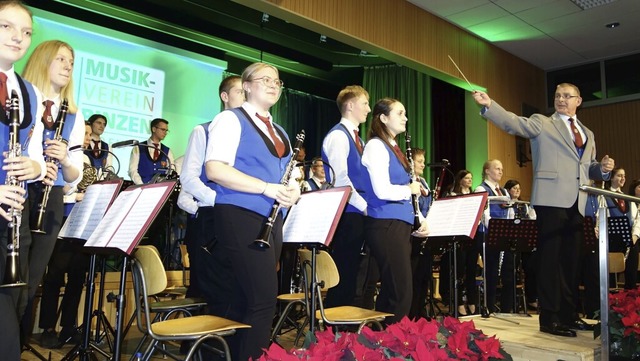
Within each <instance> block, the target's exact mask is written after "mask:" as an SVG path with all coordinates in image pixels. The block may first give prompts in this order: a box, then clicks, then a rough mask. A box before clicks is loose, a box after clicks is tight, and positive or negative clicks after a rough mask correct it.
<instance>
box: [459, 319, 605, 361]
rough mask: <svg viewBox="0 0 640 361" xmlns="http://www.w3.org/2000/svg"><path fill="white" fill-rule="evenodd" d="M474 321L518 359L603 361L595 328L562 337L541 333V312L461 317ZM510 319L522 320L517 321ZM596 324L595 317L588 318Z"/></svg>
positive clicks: (520, 360) (477, 326)
mask: <svg viewBox="0 0 640 361" xmlns="http://www.w3.org/2000/svg"><path fill="white" fill-rule="evenodd" d="M460 320H461V321H469V320H472V321H473V322H474V324H475V326H476V328H477V329H480V330H482V332H484V333H485V334H486V335H489V336H493V335H496V337H497V338H498V339H499V340H500V343H501V344H502V347H503V348H504V349H505V351H506V352H508V353H509V354H510V355H511V356H512V357H513V359H514V360H515V361H523V360H536V361H537V360H544V361H546V360H563V361H574V360H575V361H594V360H596V361H599V360H600V359H601V357H600V348H601V347H600V346H601V345H600V338H597V339H595V340H594V339H593V331H579V332H577V337H561V336H554V335H550V334H548V333H543V332H540V326H539V323H538V315H531V317H527V316H525V315H524V314H500V315H496V316H495V317H494V316H493V315H492V316H491V317H489V318H482V317H480V316H466V317H461V318H460ZM509 321H515V322H519V323H520V324H515V323H512V322H509ZM586 321H587V322H589V323H594V321H592V320H586Z"/></svg>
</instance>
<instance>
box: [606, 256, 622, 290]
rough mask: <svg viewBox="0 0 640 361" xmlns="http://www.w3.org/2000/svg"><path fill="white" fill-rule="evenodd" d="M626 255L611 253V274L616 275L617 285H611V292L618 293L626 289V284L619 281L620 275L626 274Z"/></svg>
mask: <svg viewBox="0 0 640 361" xmlns="http://www.w3.org/2000/svg"><path fill="white" fill-rule="evenodd" d="M624 267H625V263H624V253H622V252H609V273H610V274H613V275H614V280H615V284H614V285H609V291H617V290H620V289H622V288H623V287H624V282H619V281H618V274H619V273H624Z"/></svg>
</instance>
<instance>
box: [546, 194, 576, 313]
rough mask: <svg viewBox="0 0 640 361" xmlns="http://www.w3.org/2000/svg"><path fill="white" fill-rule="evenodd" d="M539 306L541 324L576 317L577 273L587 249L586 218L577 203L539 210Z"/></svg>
mask: <svg viewBox="0 0 640 361" xmlns="http://www.w3.org/2000/svg"><path fill="white" fill-rule="evenodd" d="M536 213H537V214H538V218H537V222H536V224H537V226H538V250H537V252H538V256H539V260H540V264H539V266H540V267H539V269H538V304H539V307H540V324H541V325H542V324H544V325H548V324H550V323H551V322H561V323H568V322H570V321H572V320H573V319H575V318H576V317H577V313H576V304H575V300H576V298H577V297H576V295H575V292H576V290H577V289H578V270H579V269H580V267H581V263H580V257H578V256H577V255H580V254H582V248H583V245H584V217H583V216H582V215H581V214H580V212H579V211H578V202H577V200H576V203H574V205H573V206H571V207H569V208H559V207H546V206H537V207H536Z"/></svg>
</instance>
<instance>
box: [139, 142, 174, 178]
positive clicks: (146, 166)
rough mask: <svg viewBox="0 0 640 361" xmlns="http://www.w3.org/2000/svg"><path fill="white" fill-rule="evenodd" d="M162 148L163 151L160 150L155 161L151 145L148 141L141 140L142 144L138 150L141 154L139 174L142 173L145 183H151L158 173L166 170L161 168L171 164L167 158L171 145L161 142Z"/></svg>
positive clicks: (141, 176)
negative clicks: (150, 148) (152, 157)
mask: <svg viewBox="0 0 640 361" xmlns="http://www.w3.org/2000/svg"><path fill="white" fill-rule="evenodd" d="M160 149H162V152H160V156H159V157H158V160H157V161H155V162H154V161H153V159H151V155H150V154H149V145H148V144H147V142H146V141H145V142H140V144H138V152H139V154H140V157H139V161H138V174H140V178H142V182H143V183H149V181H150V180H151V179H152V178H153V176H154V175H155V174H156V173H160V172H164V170H163V169H161V168H164V169H166V168H167V167H168V166H169V162H168V159H167V155H168V154H169V147H167V146H166V145H164V144H162V143H160ZM163 152H164V153H163Z"/></svg>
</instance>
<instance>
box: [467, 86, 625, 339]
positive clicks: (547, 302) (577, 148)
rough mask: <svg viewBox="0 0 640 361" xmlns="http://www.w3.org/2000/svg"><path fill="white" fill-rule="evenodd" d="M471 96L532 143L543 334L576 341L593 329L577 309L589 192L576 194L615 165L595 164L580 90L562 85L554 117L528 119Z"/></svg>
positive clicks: (606, 161)
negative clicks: (579, 114)
mask: <svg viewBox="0 0 640 361" xmlns="http://www.w3.org/2000/svg"><path fill="white" fill-rule="evenodd" d="M473 98H474V99H475V101H476V102H477V103H478V104H480V105H482V106H483V108H482V110H481V112H480V113H481V114H482V116H483V117H484V118H486V119H489V120H490V121H491V122H492V123H494V124H495V125H496V126H498V127H499V128H501V129H502V130H504V131H506V132H508V133H509V134H515V135H518V136H521V137H525V138H529V139H530V140H531V152H532V157H533V191H532V195H531V203H532V204H533V205H534V207H535V209H536V213H537V214H538V219H537V226H538V254H539V257H540V269H539V274H538V275H539V276H538V277H539V278H538V285H537V286H538V297H539V300H538V301H539V306H540V331H542V332H546V333H550V334H554V335H559V336H567V337H575V336H576V332H575V331H576V330H581V331H587V330H589V329H593V327H592V326H590V325H588V324H586V323H585V322H584V321H583V320H582V319H580V317H579V316H578V313H577V311H576V305H575V302H574V298H573V292H574V290H577V286H578V285H577V282H578V269H579V268H578V267H579V266H580V260H579V258H578V255H580V254H581V252H580V250H581V248H582V246H583V244H584V230H583V223H584V210H585V205H586V199H587V194H585V193H584V192H580V191H578V186H579V185H580V184H588V183H589V179H594V180H606V179H609V177H610V172H611V170H612V169H613V167H614V166H615V164H614V161H613V159H611V158H609V156H608V155H605V156H604V158H602V161H601V162H600V163H598V161H597V160H596V143H595V137H594V135H593V132H592V131H590V130H589V129H587V127H585V126H584V125H583V124H582V123H580V121H579V120H578V118H577V116H576V109H577V108H578V106H580V104H581V103H582V98H581V97H580V90H579V89H578V87H576V86H575V85H573V84H568V83H562V84H559V85H558V86H557V87H556V91H555V102H554V107H555V110H556V111H555V113H553V114H552V115H551V116H550V117H548V116H544V115H541V114H534V115H532V116H531V117H529V118H526V117H521V116H517V115H515V114H513V113H511V112H508V111H506V110H505V109H504V108H502V107H501V106H500V105H499V104H498V103H496V102H495V101H492V100H491V98H489V96H488V95H487V94H486V93H484V92H481V91H474V92H473Z"/></svg>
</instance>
